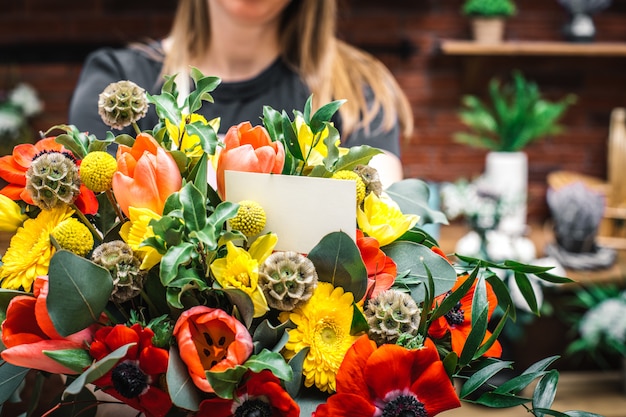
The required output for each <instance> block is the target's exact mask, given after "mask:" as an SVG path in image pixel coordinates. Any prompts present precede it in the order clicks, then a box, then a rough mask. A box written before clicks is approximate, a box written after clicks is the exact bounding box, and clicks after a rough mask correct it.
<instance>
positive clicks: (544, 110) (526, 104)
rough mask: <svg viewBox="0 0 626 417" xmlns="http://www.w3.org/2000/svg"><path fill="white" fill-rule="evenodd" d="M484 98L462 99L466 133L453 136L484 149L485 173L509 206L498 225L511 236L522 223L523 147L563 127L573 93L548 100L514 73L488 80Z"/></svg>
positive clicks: (525, 164)
mask: <svg viewBox="0 0 626 417" xmlns="http://www.w3.org/2000/svg"><path fill="white" fill-rule="evenodd" d="M489 98H490V101H491V102H490V103H489V104H487V103H484V102H483V101H482V100H481V99H480V98H478V97H477V96H474V95H466V96H464V97H463V98H462V105H463V107H462V108H461V110H460V111H459V117H460V119H461V121H462V122H463V123H464V124H465V125H466V126H467V127H469V128H470V131H469V132H458V133H456V134H455V135H454V140H455V141H456V142H458V143H463V144H465V145H468V146H471V147H475V148H481V149H487V150H488V151H489V153H488V154H487V158H486V164H485V177H486V178H487V181H488V182H489V183H490V184H491V185H492V187H493V188H494V191H495V192H498V193H500V194H501V196H502V198H503V199H504V203H505V204H507V206H508V208H509V209H508V210H507V213H509V214H508V215H507V216H505V218H503V219H501V221H500V227H501V228H502V229H503V230H507V231H508V232H510V233H513V234H515V233H521V232H523V230H524V228H525V225H526V189H527V182H528V160H527V155H526V153H524V152H523V149H524V148H525V147H526V146H527V145H529V144H530V143H532V142H534V141H537V140H539V139H542V138H544V137H546V136H548V135H555V134H558V133H560V132H562V131H563V126H562V125H561V124H560V122H559V121H560V118H561V117H562V116H563V114H564V113H565V111H566V110H567V109H568V107H569V106H570V105H572V104H573V103H574V101H575V96H573V95H571V94H570V95H567V96H566V97H564V98H562V99H560V100H557V101H550V100H547V99H545V98H543V96H542V94H541V92H540V91H539V87H538V86H537V84H536V83H534V82H531V81H528V80H526V78H524V76H523V75H522V74H521V73H520V72H518V71H516V72H514V73H513V76H512V81H511V82H510V83H505V84H502V83H501V82H500V80H498V79H497V78H494V79H492V80H491V81H490V82H489Z"/></svg>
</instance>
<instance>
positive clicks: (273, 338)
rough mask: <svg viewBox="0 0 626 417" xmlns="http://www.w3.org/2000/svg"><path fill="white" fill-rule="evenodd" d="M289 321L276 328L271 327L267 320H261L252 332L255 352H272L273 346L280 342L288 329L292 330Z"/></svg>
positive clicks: (291, 324)
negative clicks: (263, 350) (268, 350)
mask: <svg viewBox="0 0 626 417" xmlns="http://www.w3.org/2000/svg"><path fill="white" fill-rule="evenodd" d="M293 327H294V325H293V323H292V322H291V321H289V320H287V321H286V322H283V323H280V324H279V325H278V326H272V324H271V323H270V321H269V320H267V319H265V320H263V321H262V322H261V323H260V324H259V325H258V326H257V327H256V329H255V330H254V334H253V335H252V341H253V342H254V347H255V351H257V350H258V351H261V350H262V349H264V348H265V349H270V350H274V349H273V348H274V346H276V344H277V343H278V342H279V341H280V340H281V338H282V337H283V335H284V334H285V333H287V330H288V329H291V328H293Z"/></svg>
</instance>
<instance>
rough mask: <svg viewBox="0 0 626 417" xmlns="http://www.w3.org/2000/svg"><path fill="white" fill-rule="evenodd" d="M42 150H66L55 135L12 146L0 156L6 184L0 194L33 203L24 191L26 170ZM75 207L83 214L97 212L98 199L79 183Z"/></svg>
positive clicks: (0, 166) (0, 164)
mask: <svg viewBox="0 0 626 417" xmlns="http://www.w3.org/2000/svg"><path fill="white" fill-rule="evenodd" d="M43 151H56V152H68V153H70V152H69V151H67V150H66V149H65V148H64V147H63V145H61V144H59V143H57V142H56V137H48V138H45V139H41V140H40V141H38V142H36V143H35V144H30V143H22V144H20V145H17V146H15V147H14V148H13V153H12V154H11V155H5V156H3V157H1V158H0V178H2V179H3V180H5V181H6V182H7V183H8V184H7V185H6V186H5V187H4V188H3V189H2V190H0V194H3V195H5V196H7V197H9V198H10V199H12V200H23V201H24V202H26V203H27V204H31V205H32V204H34V203H33V199H32V198H31V196H30V193H29V192H28V191H26V188H25V187H26V171H28V168H29V167H30V164H31V163H32V161H33V159H34V158H35V156H37V155H39V154H40V153H41V152H43ZM74 204H76V207H77V208H78V209H79V210H80V211H81V212H83V213H85V214H96V213H97V212H98V200H97V199H96V196H95V194H94V193H93V191H91V190H89V189H88V188H87V187H85V186H84V185H82V184H81V186H80V195H79V196H78V198H77V199H76V201H75V202H74Z"/></svg>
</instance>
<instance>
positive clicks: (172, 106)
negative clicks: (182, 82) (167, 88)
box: [146, 92, 182, 126]
mask: <svg viewBox="0 0 626 417" xmlns="http://www.w3.org/2000/svg"><path fill="white" fill-rule="evenodd" d="M146 97H147V99H148V101H149V102H150V103H152V104H154V107H155V110H156V113H157V115H158V116H159V118H160V119H167V120H169V121H170V122H171V123H172V124H173V125H174V126H180V123H181V121H182V114H181V111H180V109H179V107H178V103H177V102H176V97H174V96H173V95H172V94H171V93H167V92H162V93H161V94H159V95H155V96H153V95H151V94H150V93H146Z"/></svg>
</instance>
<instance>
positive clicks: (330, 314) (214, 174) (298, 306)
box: [0, 70, 592, 417]
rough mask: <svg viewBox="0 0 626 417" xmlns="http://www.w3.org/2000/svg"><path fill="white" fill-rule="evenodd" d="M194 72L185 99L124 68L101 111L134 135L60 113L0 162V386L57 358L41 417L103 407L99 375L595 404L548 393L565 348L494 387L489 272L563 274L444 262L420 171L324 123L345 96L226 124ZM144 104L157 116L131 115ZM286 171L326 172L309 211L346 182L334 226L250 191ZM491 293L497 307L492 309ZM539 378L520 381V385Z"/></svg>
mask: <svg viewBox="0 0 626 417" xmlns="http://www.w3.org/2000/svg"><path fill="white" fill-rule="evenodd" d="M192 78H193V80H194V83H195V90H194V91H193V92H191V93H190V94H189V95H188V96H187V97H184V100H183V99H182V97H179V93H178V91H177V89H176V84H175V82H174V77H166V81H165V83H164V85H163V88H162V92H161V94H159V95H149V94H146V93H145V92H144V91H143V90H142V89H141V88H140V87H138V86H136V85H134V84H133V83H130V82H128V81H120V82H118V83H114V84H111V85H110V86H109V87H107V89H106V90H105V91H104V92H103V93H102V94H101V95H100V100H99V108H100V112H101V115H102V117H103V120H105V122H107V123H108V124H109V125H110V126H112V127H114V128H119V127H123V126H128V125H131V124H132V125H133V126H135V130H136V135H135V136H129V135H118V136H115V135H114V134H112V133H110V134H108V135H107V137H106V138H96V137H94V136H92V135H89V134H86V133H84V132H81V131H80V130H79V129H78V128H76V127H75V126H71V125H61V126H55V127H54V128H53V129H51V130H49V131H48V132H47V134H48V135H49V134H50V133H51V132H53V131H60V132H61V133H60V134H58V135H57V136H50V137H47V138H44V139H42V140H40V141H38V142H37V143H35V144H21V145H17V146H16V147H15V149H14V151H13V153H12V155H9V156H6V157H4V158H2V159H0V176H1V177H2V178H3V179H5V180H6V181H7V182H8V183H9V184H8V185H7V186H6V187H5V188H4V189H3V190H2V191H1V194H2V195H1V196H0V212H1V214H2V215H1V216H0V219H1V223H0V227H1V228H2V230H4V231H8V232H11V233H14V235H13V237H12V239H11V241H10V245H9V248H8V249H7V251H6V253H5V254H4V256H3V258H2V265H1V266H0V284H1V287H2V290H1V292H0V314H1V317H0V318H1V319H2V343H3V345H4V346H3V347H2V348H3V350H2V364H1V365H0V403H5V402H7V401H10V400H11V399H12V398H13V396H14V393H16V392H19V390H20V389H21V387H22V381H23V380H24V378H25V375H26V374H27V373H29V371H30V370H35V371H33V372H36V374H37V375H38V378H45V377H46V376H49V375H50V374H57V375H62V376H63V378H62V379H63V381H64V386H63V387H62V389H61V392H59V395H58V397H57V398H56V399H55V400H54V401H53V403H52V404H50V405H49V411H47V412H46V413H45V415H46V416H69V415H72V416H94V415H95V414H96V408H97V407H98V406H100V405H104V404H107V406H109V407H113V406H114V405H110V403H111V402H112V400H111V399H110V398H111V397H108V399H103V397H102V395H103V393H106V394H108V395H109V396H112V397H113V398H114V399H116V401H117V402H118V404H119V405H117V406H124V407H132V408H133V409H135V410H138V411H137V412H138V413H139V414H141V413H143V415H145V416H147V417H163V416H168V417H175V416H196V417H201V416H212V417H220V416H240V417H243V416H249V417H252V416H280V417H294V416H298V415H315V416H317V417H325V416H347V415H350V416H379V415H382V416H416V417H417V416H419V417H425V416H434V415H436V414H438V413H440V412H443V411H445V410H448V409H451V408H454V407H458V406H459V405H460V401H461V400H463V401H470V402H475V403H478V404H484V405H487V406H490V407H511V406H516V405H523V406H524V407H526V408H527V409H528V410H529V411H531V412H532V413H533V414H534V415H553V416H565V415H572V416H573V415H576V416H583V415H592V414H590V413H584V412H578V411H577V412H570V413H559V412H557V411H553V410H550V406H551V404H552V401H553V399H554V396H555V391H556V382H557V380H558V373H557V371H556V370H550V369H548V368H549V367H550V365H551V364H552V363H553V362H554V361H555V360H556V359H557V358H556V357H551V358H547V359H545V360H542V361H540V362H538V363H536V364H534V365H533V366H531V367H530V368H528V369H527V370H525V371H524V372H522V373H521V375H520V376H518V377H516V378H514V379H512V380H509V381H508V382H506V383H504V384H503V385H500V386H498V387H495V386H490V385H489V384H488V381H489V380H490V379H491V378H492V377H493V376H494V375H495V374H496V373H498V372H499V371H501V370H503V369H505V368H509V367H511V366H512V363H511V362H509V361H501V360H500V359H498V357H499V355H500V353H501V348H500V346H499V343H498V341H497V338H498V335H499V334H500V332H501V331H502V329H503V327H504V325H505V323H506V322H507V320H509V319H515V308H514V306H513V303H512V301H511V297H510V295H509V293H508V291H507V289H506V287H505V286H503V284H502V282H501V281H500V280H499V279H498V278H497V276H496V275H495V273H494V272H493V271H494V270H497V269H505V270H510V271H513V272H514V274H515V277H516V280H517V282H518V283H519V286H520V288H521V290H522V292H523V294H524V297H525V298H526V300H527V301H528V304H529V305H530V306H536V302H535V300H534V294H533V291H532V286H531V285H530V284H529V281H528V277H527V274H531V273H532V274H535V275H537V276H538V277H540V278H541V279H544V280H547V281H550V282H556V283H561V282H567V281H569V280H568V279H567V278H563V277H560V276H556V275H553V274H551V273H550V272H549V270H550V268H549V267H536V266H532V265H527V264H522V263H518V262H512V261H506V262H502V263H493V262H487V261H483V260H480V259H475V258H469V257H457V258H455V259H454V261H455V263H454V264H453V263H452V259H448V258H447V257H446V255H445V254H444V253H442V251H441V250H440V249H439V248H438V246H437V242H436V241H435V239H433V238H432V237H431V236H429V235H428V234H427V233H425V232H424V231H423V230H422V229H421V225H423V224H425V223H428V222H445V216H444V215H443V214H442V213H440V212H437V211H433V210H431V209H430V208H428V205H427V201H428V187H427V186H426V184H425V183H423V182H421V181H419V180H416V179H408V180H403V181H400V182H398V183H396V184H393V185H392V186H390V187H388V188H387V189H385V190H383V189H382V187H381V185H380V181H379V180H378V173H377V172H376V170H375V169H373V168H372V167H370V166H369V165H368V162H369V161H370V159H371V158H372V157H373V156H374V155H376V154H377V153H379V152H380V151H379V150H377V149H374V148H371V147H368V146H358V147H354V148H350V149H345V148H342V147H341V146H340V138H339V133H338V131H337V129H335V127H334V126H333V124H332V123H331V122H330V120H331V117H332V116H333V114H334V113H335V112H336V111H337V109H338V108H339V106H340V105H341V104H342V103H341V101H336V102H332V103H328V104H326V105H324V106H322V107H321V108H319V109H318V110H317V111H312V106H311V100H309V101H308V102H307V104H306V106H305V108H304V109H303V110H302V111H294V112H293V118H291V117H290V116H289V115H288V114H287V113H286V112H285V111H282V112H280V111H277V110H275V109H272V108H270V107H266V108H264V111H263V115H264V116H263V119H262V122H263V124H262V125H259V126H252V124H251V123H249V122H244V123H241V124H239V125H236V126H233V127H231V128H230V129H229V130H228V132H227V133H226V135H225V137H224V138H223V140H221V139H219V138H218V136H217V135H216V130H217V126H218V123H219V119H216V120H206V119H204V118H203V117H202V116H200V115H199V114H197V111H198V110H199V109H200V108H201V106H202V105H203V103H204V102H206V101H208V102H211V101H212V97H211V94H210V93H211V91H213V90H214V89H215V88H216V87H217V86H218V85H219V82H220V80H219V79H218V78H215V77H207V76H204V75H203V74H201V73H200V72H199V71H197V70H194V71H193V72H192ZM149 105H153V106H154V107H155V109H156V112H157V114H158V115H159V117H160V121H159V123H158V124H157V125H156V126H154V128H153V129H152V130H151V131H144V132H141V131H139V129H138V128H137V127H136V123H135V122H136V121H137V120H138V119H139V118H141V117H143V116H144V115H145V113H146V111H147V108H148V106H149ZM115 146H116V147H117V148H116V150H115V155H116V156H115V157H113V156H112V150H111V149H110V148H113V147H115ZM107 150H109V151H110V152H108V151H107ZM237 175H240V176H241V175H243V177H238V176H237ZM242 178H243V180H242ZM281 179H294V180H309V181H314V182H316V184H317V185H318V186H319V184H318V183H317V181H320V182H322V185H321V189H322V190H323V191H322V192H318V193H317V194H316V195H315V196H314V200H313V201H315V202H317V204H316V206H315V207H313V211H314V212H315V211H316V210H319V212H320V213H322V212H323V210H322V209H323V208H324V207H326V206H328V205H330V204H332V203H333V201H332V200H333V199H334V197H332V196H335V195H337V196H344V195H347V196H349V199H348V200H347V201H348V204H344V207H340V208H339V209H338V210H339V211H342V213H348V219H349V221H348V223H347V226H346V228H343V229H338V230H331V231H330V232H324V234H323V236H321V237H320V238H319V239H317V238H316V239H317V241H315V242H314V243H313V244H312V245H310V247H306V246H301V245H300V243H301V242H302V241H306V240H307V239H306V238H308V237H310V236H309V235H308V234H309V233H313V232H315V230H314V231H313V232H307V234H305V235H304V234H303V235H298V233H299V232H298V227H299V226H301V225H303V224H304V225H306V224H308V223H311V222H313V223H315V224H316V226H315V227H316V228H320V225H322V226H323V225H326V224H331V223H332V222H333V221H334V219H333V217H335V216H333V215H328V214H325V215H323V216H322V215H320V216H321V218H319V219H313V218H308V217H305V218H302V217H300V218H299V217H298V214H299V213H298V212H295V213H294V212H293V211H294V210H293V209H289V208H287V210H284V207H282V206H284V204H285V203H284V201H285V200H280V201H279V204H274V203H276V200H275V199H274V197H272V199H270V200H267V201H265V202H263V203H261V201H260V200H262V199H263V198H264V197H265V196H266V195H270V194H271V195H278V196H280V193H276V190H275V189H274V188H275V187H274V186H273V185H272V184H273V182H274V181H275V180H281ZM242 181H243V184H246V185H247V186H243V187H242V186H241V184H242ZM259 181H261V182H259ZM264 181H265V182H264ZM254 184H269V185H263V186H256V185H254ZM298 184H299V183H298ZM308 184H309V182H306V183H305V185H296V189H297V188H298V187H299V188H300V189H301V192H300V194H297V193H296V194H293V195H291V197H292V198H291V199H292V200H299V199H300V197H301V195H306V194H307V193H308V192H309V191H308V190H309V188H306V189H304V192H302V187H308V186H309V185H308ZM335 187H339V192H333V193H331V192H330V191H329V192H328V193H326V192H324V190H334V189H335ZM292 189H293V188H292ZM312 189H313V188H311V190H312ZM252 191H255V193H252ZM242 192H243V194H241V193H242ZM247 192H249V193H250V194H246V193H247ZM285 192H287V193H291V191H285ZM311 192H312V191H311ZM238 193H239V194H238ZM253 194H254V195H255V197H254V198H246V199H242V198H240V197H237V196H238V195H244V196H245V195H253ZM275 198H278V199H279V197H275ZM276 206H278V208H276ZM281 210H282V211H281ZM289 210H291V211H292V212H291V213H290V212H289ZM342 213H339V212H338V213H337V215H338V216H339V217H341V216H340V215H341V214H342ZM277 217H278V218H277ZM290 217H295V218H296V219H297V221H296V222H295V223H292V222H291V219H290ZM311 217H314V216H311ZM315 220H318V221H315ZM285 225H287V227H284V226H285ZM279 230H280V231H279ZM294 235H295V239H294ZM281 241H282V242H294V243H293V244H292V243H287V244H284V243H281ZM291 245H294V246H291ZM497 307H499V308H501V309H502V310H503V311H504V312H505V313H504V314H503V315H502V318H501V319H500V320H499V321H498V323H496V324H495V326H493V327H490V326H489V325H490V323H489V321H490V318H491V315H492V313H493V312H494V310H495V309H496V308H497ZM535 310H536V307H535ZM455 380H458V381H460V382H461V383H462V388H460V390H459V391H458V392H457V391H456V390H455V388H454V386H453V381H455ZM536 380H538V383H537V385H536V388H535V390H534V394H533V395H532V397H531V398H527V397H524V396H521V395H519V394H520V392H521V390H523V389H524V388H526V387H527V386H528V385H529V384H531V382H533V381H536ZM37 387H40V384H36V386H35V388H37ZM35 391H36V389H35ZM37 398H39V396H38V394H37V393H36V392H35V393H34V394H33V395H32V399H33V400H37ZM113 402H114V401H113Z"/></svg>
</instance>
